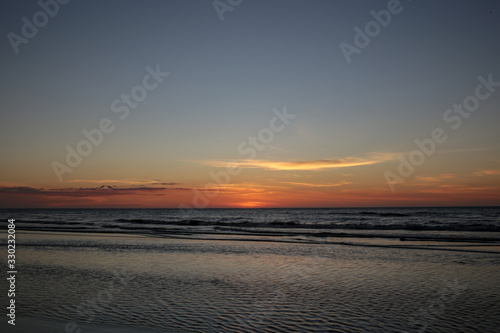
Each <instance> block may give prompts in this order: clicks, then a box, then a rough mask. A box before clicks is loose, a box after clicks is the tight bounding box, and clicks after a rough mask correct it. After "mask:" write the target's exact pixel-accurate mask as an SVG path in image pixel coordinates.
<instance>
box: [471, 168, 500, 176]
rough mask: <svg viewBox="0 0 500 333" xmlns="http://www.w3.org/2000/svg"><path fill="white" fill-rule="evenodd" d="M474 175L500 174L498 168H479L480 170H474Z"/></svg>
mask: <svg viewBox="0 0 500 333" xmlns="http://www.w3.org/2000/svg"><path fill="white" fill-rule="evenodd" d="M474 175H476V176H498V175H500V170H499V169H495V170H491V169H490V170H481V171H478V172H475V173H474Z"/></svg>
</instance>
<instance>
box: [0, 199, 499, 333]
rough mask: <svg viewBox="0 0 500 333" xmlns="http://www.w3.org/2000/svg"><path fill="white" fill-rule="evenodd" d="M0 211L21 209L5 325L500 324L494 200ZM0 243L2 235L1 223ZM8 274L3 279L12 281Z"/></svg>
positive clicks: (315, 328)
mask: <svg viewBox="0 0 500 333" xmlns="http://www.w3.org/2000/svg"><path fill="white" fill-rule="evenodd" d="M0 216H1V218H2V219H3V220H4V221H7V219H12V218H13V219H15V220H16V222H15V223H16V261H17V267H16V268H17V272H18V273H17V288H18V290H17V292H16V302H17V303H16V304H18V307H17V315H18V318H17V322H18V325H16V328H14V330H12V327H8V329H9V332H27V331H30V332H65V331H68V330H67V327H70V328H71V327H73V328H74V329H75V327H76V328H79V329H81V331H82V332H498V327H499V326H500V288H499V286H500V208H499V207H475V208H472V207H471V208H467V207H463V208H335V209H323V208H322V209H319V208H318V209H298V208H297V209H203V210H192V211H181V210H176V209H22V210H21V209H3V210H1V211H0ZM4 230H6V228H4ZM0 244H1V246H2V247H3V248H5V249H6V244H7V237H6V235H4V237H2V239H1V240H0ZM1 259H2V261H3V262H6V260H7V253H6V251H2V254H1ZM0 287H1V288H2V290H7V289H8V286H7V283H6V281H2V284H0ZM3 305H5V306H7V303H3V304H2V306H3ZM4 321H5V320H4ZM4 324H5V323H4V322H2V323H1V325H4ZM72 325H73V326H72ZM75 325H76V326H75ZM0 327H4V326H0ZM4 331H5V332H7V330H3V329H2V332H4ZM75 332H76V330H75Z"/></svg>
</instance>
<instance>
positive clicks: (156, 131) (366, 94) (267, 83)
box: [0, 0, 500, 186]
mask: <svg viewBox="0 0 500 333" xmlns="http://www.w3.org/2000/svg"><path fill="white" fill-rule="evenodd" d="M42 2H47V3H51V1H44V0H42ZM221 2H222V3H227V0H221ZM234 2H237V1H234ZM391 2H392V1H327V0H325V1H321V0H309V1H305V0H304V1H298V0H294V1H285V0H283V1H280V0H272V1H270V0H243V1H242V2H241V4H239V5H237V6H235V7H234V8H233V10H232V11H226V12H225V13H224V14H223V16H224V21H221V20H220V19H219V16H218V14H217V12H216V9H215V8H214V5H213V2H212V1H210V0H205V1H181V0H177V1H152V0H147V1H131V0H129V1H117V0H109V1H97V0H94V1H78V0H73V1H70V2H69V3H68V4H65V5H60V6H59V7H60V8H59V12H58V13H57V14H56V15H55V16H54V17H51V18H49V20H48V23H47V24H46V25H45V26H44V27H41V28H39V31H38V33H37V34H36V36H34V37H33V38H32V39H29V42H28V43H26V44H20V45H19V52H18V53H15V52H14V50H13V47H12V45H11V42H10V41H9V38H8V34H9V33H11V32H13V33H15V34H18V35H21V34H22V33H21V28H22V26H23V24H24V23H23V21H22V20H21V19H22V17H27V18H28V20H29V21H31V22H32V21H33V15H34V14H35V13H37V12H38V11H40V10H41V7H40V5H39V4H38V3H37V1H15V0H5V1H3V2H2V3H1V5H0V13H1V14H0V15H1V20H0V30H1V32H2V34H3V36H4V37H3V41H2V43H0V57H1V59H0V61H1V63H2V72H1V76H0V87H1V90H0V95H1V99H0V112H1V119H2V128H1V132H0V139H2V142H3V143H2V145H1V148H0V149H1V151H0V152H1V153H2V156H10V157H11V158H9V160H8V161H6V160H5V159H4V160H3V161H2V164H3V168H4V170H5V171H4V170H2V172H4V174H5V178H4V179H2V180H3V181H4V182H6V183H8V182H20V181H21V180H23V179H26V178H29V177H26V175H23V174H20V173H19V169H24V168H27V167H26V165H36V170H30V172H33V173H34V174H36V177H33V179H31V180H30V181H31V182H32V183H33V184H35V183H36V184H37V185H45V186H48V185H50V184H52V182H54V181H56V178H55V177H54V174H53V170H52V168H51V162H52V161H54V160H58V161H63V160H64V157H65V146H66V145H70V146H75V145H76V144H77V142H79V140H81V139H82V138H83V136H82V134H81V131H82V129H91V128H95V127H97V126H98V123H99V120H100V119H102V118H105V117H107V118H110V119H113V121H114V122H115V125H116V130H115V132H113V134H112V135H110V136H109V138H106V139H105V140H104V143H103V145H102V146H100V147H99V149H98V150H96V153H95V156H94V155H93V156H91V157H92V159H94V160H96V161H100V160H101V159H102V161H104V159H105V157H107V158H109V157H111V158H113V159H115V161H116V163H124V161H126V160H127V158H128V156H134V158H133V160H132V161H130V165H132V166H133V167H134V168H141V167H143V165H142V166H141V163H139V160H141V161H143V163H146V164H149V165H158V164H159V163H160V164H161V165H162V168H164V170H166V171H165V172H166V173H167V174H172V175H174V178H175V177H180V175H181V173H182V170H181V169H182V168H180V167H179V165H177V164H176V163H181V162H179V161H194V160H207V159H211V160H216V159H221V160H222V159H237V158H241V157H239V156H238V153H237V151H236V147H237V145H238V143H239V142H241V141H242V140H244V139H245V138H246V137H247V136H248V135H250V134H252V133H255V132H257V131H258V130H259V129H260V128H262V127H263V126H265V125H267V123H268V122H269V119H270V118H271V116H272V113H271V110H272V109H273V108H274V107H276V108H282V107H283V106H286V107H287V109H288V110H289V112H290V113H293V114H296V115H297V120H296V122H295V123H294V125H293V127H292V128H291V129H290V130H287V131H285V132H283V133H282V134H280V136H279V138H276V140H275V141H274V142H273V144H272V148H274V149H267V150H265V151H263V152H262V154H261V155H260V156H259V159H273V160H318V159H328V158H334V157H348V156H360V155H363V154H368V153H370V152H380V151H384V152H407V151H409V150H411V149H413V147H414V144H413V140H414V139H415V138H423V137H428V136H429V133H430V131H431V130H432V129H433V128H434V127H437V126H441V125H442V124H443V121H442V115H443V112H444V111H445V110H446V109H447V108H449V107H451V106H452V105H453V103H461V102H462V101H463V99H464V98H465V97H466V96H467V95H469V94H471V93H473V92H474V88H475V87H476V85H477V84H478V81H477V77H478V76H479V75H483V76H487V75H488V74H490V73H493V77H494V78H496V80H497V81H500V62H499V59H500V43H499V42H500V38H499V37H500V19H499V18H500V16H499V15H500V3H499V2H498V1H494V0H490V1H487V0H484V1H472V0H471V1H456V0H455V1H452V0H447V1H431V0H419V1H409V0H401V2H400V4H399V8H400V12H399V13H398V14H393V15H392V17H391V22H390V23H389V24H388V25H387V26H386V27H382V28H381V31H380V33H379V34H378V35H377V36H375V37H373V38H372V40H371V42H370V44H369V45H368V46H367V47H365V48H363V49H361V52H360V53H359V54H354V55H352V61H351V62H350V63H349V64H348V63H347V61H346V58H345V57H344V55H343V53H342V51H341V48H340V47H339V44H340V43H341V42H346V43H349V44H354V41H353V40H354V37H355V31H354V27H356V26H358V27H360V28H361V29H364V28H365V24H366V23H368V22H369V21H371V20H373V17H372V16H371V14H370V11H375V12H379V11H380V10H385V9H387V7H388V3H391ZM157 64H159V66H160V68H161V70H162V71H165V72H169V73H170V76H168V78H166V79H165V80H164V82H162V83H161V84H160V85H159V86H158V87H157V88H156V89H154V90H153V91H150V92H149V93H148V97H147V98H146V99H145V100H144V101H143V102H141V103H140V105H139V106H138V107H137V108H136V109H135V110H132V111H131V113H130V115H129V117H128V118H127V119H126V120H124V121H118V120H117V117H116V114H114V113H113V112H112V110H111V104H112V102H113V101H114V100H115V99H116V98H120V96H121V94H124V93H125V94H127V93H130V91H131V89H132V88H133V87H134V86H136V85H138V84H141V82H142V79H143V77H144V76H145V75H146V74H147V71H146V69H145V68H146V67H147V66H150V67H153V68H154V67H155V66H156V65H157ZM498 100H499V97H498V96H497V97H495V99H494V100H493V99H492V100H489V101H487V103H485V104H484V106H483V107H482V108H481V111H480V114H479V113H477V114H474V117H475V118H474V120H473V121H470V122H469V123H468V126H467V128H465V126H464V129H463V130H461V133H460V135H459V136H455V137H453V138H452V139H451V140H450V141H449V142H448V143H447V145H448V146H446V149H449V150H451V149H459V148H460V149H476V148H481V149H493V148H494V147H496V146H497V145H498V139H499V137H498V134H497V132H498V130H497V127H498V123H499V120H500V116H499V112H498V107H497V105H498ZM493 101H496V102H493ZM495 103H496V104H495ZM89 163H90V162H89ZM103 163H104V162H103ZM106 163H108V164H106ZM109 163H111V162H105V163H104V164H103V165H104V166H103V168H104V169H106V168H112V167H111V165H110V164H109ZM98 165H100V164H99V163H97V162H96V163H95V164H94V165H93V166H92V167H93V168H96V169H95V171H91V170H90V169H89V170H87V171H84V170H85V168H87V166H88V167H89V168H90V164H87V166H82V169H81V170H77V171H76V173H74V174H72V177H73V178H76V179H82V178H85V177H90V178H92V176H91V174H92V173H99V171H98V170H99V169H98ZM165 168H166V169H165ZM169 168H171V169H169ZM179 168H180V169H179ZM158 172H159V171H154V172H152V173H153V174H155V175H157V174H158ZM141 176H143V177H145V176H148V174H147V172H146V171H144V172H141ZM97 177H98V176H96V175H95V176H94V178H97ZM35 179H38V180H35Z"/></svg>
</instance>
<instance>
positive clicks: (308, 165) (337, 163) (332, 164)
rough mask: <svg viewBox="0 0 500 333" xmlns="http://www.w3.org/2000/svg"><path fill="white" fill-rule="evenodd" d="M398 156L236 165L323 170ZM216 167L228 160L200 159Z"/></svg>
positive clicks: (241, 163)
mask: <svg viewBox="0 0 500 333" xmlns="http://www.w3.org/2000/svg"><path fill="white" fill-rule="evenodd" d="M396 158H397V154H394V153H372V154H369V155H368V157H345V158H337V159H324V160H313V161H291V162H286V161H269V160H238V161H234V162H233V163H234V166H238V167H240V168H263V169H269V170H323V169H333V168H348V167H353V166H361V165H371V164H377V163H381V162H385V161H389V160H393V159H396ZM199 162H201V163H203V164H206V165H210V166H212V167H216V168H223V167H227V164H228V162H227V161H199Z"/></svg>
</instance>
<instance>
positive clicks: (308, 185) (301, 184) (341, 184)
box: [282, 181, 352, 187]
mask: <svg viewBox="0 0 500 333" xmlns="http://www.w3.org/2000/svg"><path fill="white" fill-rule="evenodd" d="M282 184H291V185H298V186H305V187H339V186H344V185H349V184H352V182H348V181H342V182H340V183H333V184H313V183H299V182H282Z"/></svg>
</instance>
